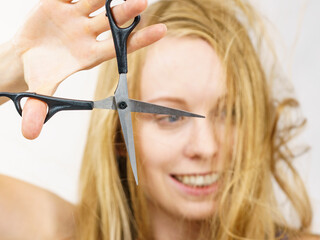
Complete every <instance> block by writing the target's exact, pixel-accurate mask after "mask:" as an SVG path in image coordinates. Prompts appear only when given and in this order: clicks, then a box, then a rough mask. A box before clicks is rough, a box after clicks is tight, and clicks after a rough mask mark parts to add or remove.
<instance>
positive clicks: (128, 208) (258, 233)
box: [77, 0, 312, 240]
mask: <svg viewBox="0 0 320 240" xmlns="http://www.w3.org/2000/svg"><path fill="white" fill-rule="evenodd" d="M158 22H161V23H165V24H166V25H167V27H168V35H170V36H173V37H185V36H188V37H196V38H201V39H204V40H205V41H207V42H208V43H209V44H211V46H212V47H213V49H214V50H215V51H216V53H217V55H218V56H219V57H220V60H221V63H222V66H223V68H224V71H225V76H226V83H227V93H228V96H227V99H226V102H227V121H226V124H227V126H228V127H227V132H226V134H227V135H228V134H229V135H230V134H231V131H232V128H233V126H234V129H236V130H235V132H236V137H235V138H236V144H235V147H234V148H233V151H232V154H231V155H232V156H229V157H228V156H227V155H226V154H225V157H226V158H227V157H228V158H229V159H230V160H228V161H227V163H226V165H228V166H226V169H228V173H229V174H225V179H224V183H225V184H224V187H223V189H222V191H221V193H219V208H218V211H217V214H215V216H213V217H212V219H211V220H208V221H206V222H205V223H204V225H205V226H206V227H204V228H203V230H202V233H201V234H202V235H203V236H205V239H221V240H222V239H277V238H281V236H282V235H284V234H295V233H296V234H297V233H298V232H301V231H307V229H308V227H309V226H310V224H311V219H312V212H311V207H310V203H309V199H308V197H307V194H306V191H305V188H304V186H303V183H302V181H301V179H300V177H299V175H298V173H297V171H296V170H295V168H294V167H293V165H292V160H293V159H294V157H295V156H294V155H293V154H292V151H290V148H289V146H288V142H289V141H290V139H291V138H292V137H293V136H294V134H295V132H296V130H297V129H300V128H301V127H302V125H304V123H305V122H304V121H302V122H299V123H295V122H290V121H286V122H285V121H282V122H281V124H279V121H280V120H281V119H282V118H281V116H282V115H283V114H284V112H285V110H288V109H289V110H293V109H295V108H297V107H298V102H297V101H296V100H295V99H293V98H287V99H284V100H281V102H279V101H276V100H275V98H274V97H273V96H272V87H273V83H274V81H273V79H272V78H271V77H273V75H270V76H271V77H270V78H269V77H268V76H267V74H266V72H265V69H264V67H263V66H262V63H261V51H260V50H261V48H262V46H265V45H263V44H262V40H263V39H264V38H265V36H266V32H265V30H264V26H263V24H262V21H261V19H260V18H259V16H258V14H257V13H256V11H255V10H254V9H253V8H252V6H251V5H250V4H248V3H247V2H246V1H240V0H224V1H221V0H211V1H209V0H201V1H198V0H179V1H160V2H157V3H155V4H153V5H152V6H150V7H149V8H148V10H147V11H146V12H145V13H144V14H143V16H142V23H141V26H140V27H144V26H147V25H151V24H155V23H158ZM271 50H272V48H271ZM146 51H147V50H146V49H143V50H139V51H137V52H135V53H132V54H131V55H129V57H128V61H129V74H128V88H129V96H130V98H133V99H139V91H137V89H139V84H140V81H139V79H140V75H141V70H142V66H143V61H144V59H145V55H146ZM117 79H118V74H117V66H116V61H115V60H112V61H109V62H107V63H105V64H104V65H103V67H102V69H101V72H100V76H99V81H98V85H97V90H96V96H95V97H96V99H102V98H105V97H107V96H110V95H113V92H114V90H115V88H116V84H117ZM226 141H227V140H226ZM224 146H225V147H224V150H223V152H224V153H226V152H227V148H228V144H227V143H226V144H224ZM124 152H125V145H124V143H123V140H122V137H121V130H120V126H119V122H118V116H117V113H116V112H114V111H104V110H96V111H94V112H93V114H92V117H91V123H90V129H89V133H88V139H87V145H86V148H85V152H84V157H83V164H82V169H81V174H80V175H81V181H80V193H81V199H80V203H79V206H78V210H79V211H78V215H77V221H78V224H77V226H78V230H77V234H78V236H77V239H85V240H88V239H112V240H120V239H129V240H130V239H132V240H133V239H134V238H136V239H139V240H142V239H152V238H153V236H152V233H151V232H150V226H149V216H148V211H147V209H146V200H145V197H144V194H143V193H142V191H141V189H140V188H139V187H136V186H135V183H134V180H133V176H132V173H131V168H130V166H129V165H128V164H129V163H128V161H126V160H127V159H126V155H125V154H124ZM137 155H139V154H137ZM121 159H124V160H125V161H126V162H127V165H128V168H127V169H128V171H127V177H128V179H120V177H119V169H118V162H117V161H120V160H121ZM281 163H284V164H285V165H286V166H287V168H288V169H289V172H290V175H291V176H292V179H293V180H294V183H295V184H292V183H291V181H289V180H288V179H287V176H286V175H284V174H283V172H282V170H281V165H282V164H281ZM138 166H139V159H138ZM273 180H275V181H274V182H275V183H276V184H277V185H278V186H279V187H280V189H281V190H282V191H283V192H284V194H285V195H286V197H287V198H288V199H289V200H290V202H291V204H292V206H293V207H294V209H295V211H296V213H297V215H298V217H299V220H300V222H299V227H297V228H289V226H288V224H287V223H286V222H285V220H284V218H283V216H282V214H281V213H280V211H279V209H278V205H277V202H276V199H275V194H274V188H273V185H272V181H273ZM122 181H124V182H125V183H124V184H129V197H128V193H127V194H126V192H125V189H123V183H122ZM296 183H299V184H296ZM293 186H294V187H293ZM208 226H209V228H208ZM289 229H290V230H289ZM294 229H295V230H296V231H295V230H294Z"/></svg>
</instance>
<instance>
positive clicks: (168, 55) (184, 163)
mask: <svg viewBox="0 0 320 240" xmlns="http://www.w3.org/2000/svg"><path fill="white" fill-rule="evenodd" d="M199 63H201V64H199ZM140 94H141V100H142V101H146V102H151V103H154V104H159V105H163V106H168V107H173V108H178V109H182V110H186V111H190V112H194V113H197V114H201V115H204V116H206V118H205V119H201V118H170V117H168V116H164V117H163V116H160V115H159V116H153V117H150V115H146V114H145V115H144V114H140V116H139V114H137V128H136V129H137V130H136V131H137V134H136V137H137V141H136V147H137V149H138V152H139V156H140V162H141V166H142V175H143V176H142V177H141V178H140V187H141V188H142V189H143V191H144V193H145V195H146V197H147V204H148V209H149V215H150V216H152V217H151V226H152V230H153V234H154V239H156V240H162V239H167V240H189V239H190V240H191V239H198V238H197V237H198V233H199V229H200V223H201V221H202V220H204V219H206V218H208V217H210V216H212V215H213V214H214V212H215V211H216V208H215V207H216V204H217V202H216V201H217V200H216V199H215V196H216V195H217V192H216V191H215V192H213V193H212V194H210V195H207V196H191V195H188V194H186V193H183V192H181V191H180V190H179V189H177V188H176V186H175V184H173V182H172V179H171V177H170V175H171V174H198V173H208V172H212V171H213V172H217V173H219V172H222V170H223V162H222V159H221V154H220V153H221V146H222V145H221V144H222V142H223V141H224V139H223V136H224V134H223V133H224V120H225V119H224V115H223V114H222V115H219V114H217V112H218V109H219V106H220V104H219V103H221V102H219V99H221V97H223V96H225V94H226V87H225V78H224V76H223V73H222V68H221V63H220V61H219V58H218V56H217V54H216V53H215V51H214V49H212V47H211V46H210V45H209V44H208V43H207V42H205V41H204V40H201V39H197V38H187V37H183V38H173V37H165V38H163V39H162V40H160V41H158V42H157V43H155V44H154V45H152V46H151V47H149V50H148V53H147V57H146V61H145V65H144V68H143V71H142V79H141V89H140ZM232 141H233V140H232V139H230V145H231V146H232V144H233V143H232ZM164 236H165V237H164ZM204 239H207V238H206V237H204ZM294 239H300V240H301V239H303V240H319V239H320V236H316V235H310V234H308V235H305V234H301V235H300V236H299V237H297V238H294Z"/></svg>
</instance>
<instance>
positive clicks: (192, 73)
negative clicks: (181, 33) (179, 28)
mask: <svg viewBox="0 0 320 240" xmlns="http://www.w3.org/2000/svg"><path fill="white" fill-rule="evenodd" d="M140 91H141V92H140V94H141V99H142V100H144V101H152V100H154V99H157V98H166V97H174V98H178V99H183V100H185V101H187V103H188V104H192V103H199V102H203V101H209V102H212V101H215V99H217V98H219V97H220V96H221V95H224V94H225V80H224V77H223V74H222V67H221V63H220V60H219V57H218V56H217V54H216V53H215V51H214V49H213V48H212V47H211V46H210V45H209V44H208V43H207V42H206V41H204V40H202V39H199V38H191V37H182V38H174V37H165V38H164V39H162V40H160V41H159V42H157V43H156V44H154V45H152V46H151V47H150V48H149V49H148V52H147V56H146V61H145V65H144V67H143V70H142V79H141V89H140Z"/></svg>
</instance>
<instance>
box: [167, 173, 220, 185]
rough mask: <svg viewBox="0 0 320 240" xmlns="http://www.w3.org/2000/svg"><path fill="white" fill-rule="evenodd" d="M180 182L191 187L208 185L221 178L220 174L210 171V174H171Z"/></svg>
mask: <svg viewBox="0 0 320 240" xmlns="http://www.w3.org/2000/svg"><path fill="white" fill-rule="evenodd" d="M171 176H172V177H173V178H175V179H176V180H177V181H179V182H180V183H182V184H184V185H186V186H189V187H197V188H201V187H208V186H210V185H212V184H214V183H216V182H217V181H218V180H219V177H220V174H218V173H209V174H185V175H183V174H179V175H171Z"/></svg>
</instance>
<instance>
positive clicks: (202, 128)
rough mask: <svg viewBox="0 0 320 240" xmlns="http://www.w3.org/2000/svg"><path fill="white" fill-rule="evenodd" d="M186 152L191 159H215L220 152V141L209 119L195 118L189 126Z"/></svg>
mask: <svg viewBox="0 0 320 240" xmlns="http://www.w3.org/2000/svg"><path fill="white" fill-rule="evenodd" d="M189 127H190V128H189V133H188V141H185V142H186V144H185V147H184V154H185V156H186V157H188V158H189V159H199V160H200V159H208V160H210V159H213V158H215V157H216V155H217V153H218V146H219V141H218V139H217V134H215V130H214V127H213V124H212V122H210V121H209V119H207V118H205V119H194V121H192V124H190V126H189Z"/></svg>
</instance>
